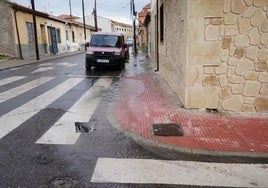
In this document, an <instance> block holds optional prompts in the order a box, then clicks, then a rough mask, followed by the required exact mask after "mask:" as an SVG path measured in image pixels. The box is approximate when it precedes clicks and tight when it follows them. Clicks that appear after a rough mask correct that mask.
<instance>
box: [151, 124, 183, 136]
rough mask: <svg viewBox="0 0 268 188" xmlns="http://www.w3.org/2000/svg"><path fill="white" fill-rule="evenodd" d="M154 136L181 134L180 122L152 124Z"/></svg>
mask: <svg viewBox="0 0 268 188" xmlns="http://www.w3.org/2000/svg"><path fill="white" fill-rule="evenodd" d="M152 128H153V133H154V135H155V136H183V135H184V131H183V128H182V127H181V125H180V124H175V123H159V124H152Z"/></svg>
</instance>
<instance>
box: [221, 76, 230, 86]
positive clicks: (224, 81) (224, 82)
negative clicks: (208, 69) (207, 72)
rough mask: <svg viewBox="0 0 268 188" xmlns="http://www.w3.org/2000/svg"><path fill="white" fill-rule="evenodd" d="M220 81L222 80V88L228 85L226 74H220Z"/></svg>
mask: <svg viewBox="0 0 268 188" xmlns="http://www.w3.org/2000/svg"><path fill="white" fill-rule="evenodd" d="M219 81H220V86H221V87H222V88H223V87H226V86H227V85H228V82H227V77H226V75H220V77H219Z"/></svg>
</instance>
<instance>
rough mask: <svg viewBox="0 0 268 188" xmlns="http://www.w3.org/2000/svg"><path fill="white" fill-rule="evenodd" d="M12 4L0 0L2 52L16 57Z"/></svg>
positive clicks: (0, 45) (0, 49) (0, 46)
mask: <svg viewBox="0 0 268 188" xmlns="http://www.w3.org/2000/svg"><path fill="white" fill-rule="evenodd" d="M10 6H11V5H10V4H9V3H7V2H5V1H2V0H1V1H0V18H1V27H0V40H1V42H0V53H1V54H6V55H10V56H12V57H15V46H14V36H13V19H12V14H11V7H10Z"/></svg>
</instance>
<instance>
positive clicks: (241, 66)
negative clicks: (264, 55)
mask: <svg viewBox="0 0 268 188" xmlns="http://www.w3.org/2000/svg"><path fill="white" fill-rule="evenodd" d="M250 70H255V67H254V65H253V62H252V61H251V60H249V59H246V58H242V59H240V60H239V62H238V63H237V65H236V71H235V72H236V74H237V75H241V76H242V75H245V74H246V73H247V72H248V71H250Z"/></svg>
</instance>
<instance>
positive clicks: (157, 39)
mask: <svg viewBox="0 0 268 188" xmlns="http://www.w3.org/2000/svg"><path fill="white" fill-rule="evenodd" d="M158 22H159V21H158V0H156V28H157V29H156V70H155V71H159V34H158V32H159V28H158V25H159V24H158Z"/></svg>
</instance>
